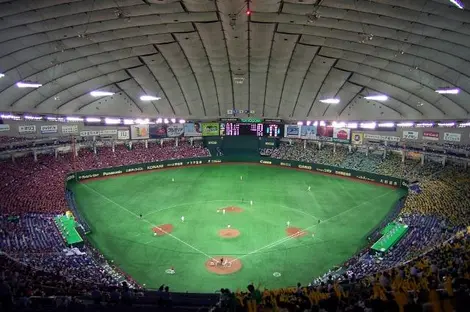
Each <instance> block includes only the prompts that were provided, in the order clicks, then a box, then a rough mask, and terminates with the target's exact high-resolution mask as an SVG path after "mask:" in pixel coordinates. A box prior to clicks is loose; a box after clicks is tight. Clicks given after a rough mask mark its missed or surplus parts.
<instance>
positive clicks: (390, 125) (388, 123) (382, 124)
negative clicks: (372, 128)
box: [378, 122, 395, 128]
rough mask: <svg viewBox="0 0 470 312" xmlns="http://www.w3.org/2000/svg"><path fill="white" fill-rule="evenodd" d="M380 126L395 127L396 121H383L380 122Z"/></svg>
mask: <svg viewBox="0 0 470 312" xmlns="http://www.w3.org/2000/svg"><path fill="white" fill-rule="evenodd" d="M378 126H379V128H393V127H395V123H393V122H382V123H379V124H378Z"/></svg>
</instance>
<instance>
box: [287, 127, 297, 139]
mask: <svg viewBox="0 0 470 312" xmlns="http://www.w3.org/2000/svg"><path fill="white" fill-rule="evenodd" d="M284 136H285V137H286V138H298V137H300V126H299V125H284Z"/></svg>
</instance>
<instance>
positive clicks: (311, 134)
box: [300, 126, 317, 139]
mask: <svg viewBox="0 0 470 312" xmlns="http://www.w3.org/2000/svg"><path fill="white" fill-rule="evenodd" d="M300 137H301V138H302V139H316V138H317V127H316V126H302V127H300Z"/></svg>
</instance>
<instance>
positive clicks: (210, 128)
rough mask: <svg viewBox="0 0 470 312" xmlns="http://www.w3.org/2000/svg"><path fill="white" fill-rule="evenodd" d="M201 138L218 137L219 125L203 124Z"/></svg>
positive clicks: (213, 123) (212, 123)
mask: <svg viewBox="0 0 470 312" xmlns="http://www.w3.org/2000/svg"><path fill="white" fill-rule="evenodd" d="M201 126H202V136H218V135H219V123H218V122H203V123H202V124H201Z"/></svg>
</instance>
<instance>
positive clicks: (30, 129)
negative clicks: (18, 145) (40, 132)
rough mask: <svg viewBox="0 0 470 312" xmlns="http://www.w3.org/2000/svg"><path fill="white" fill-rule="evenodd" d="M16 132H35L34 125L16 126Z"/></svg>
mask: <svg viewBox="0 0 470 312" xmlns="http://www.w3.org/2000/svg"><path fill="white" fill-rule="evenodd" d="M18 132H19V133H21V134H25V133H36V126H35V125H30V126H18Z"/></svg>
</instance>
